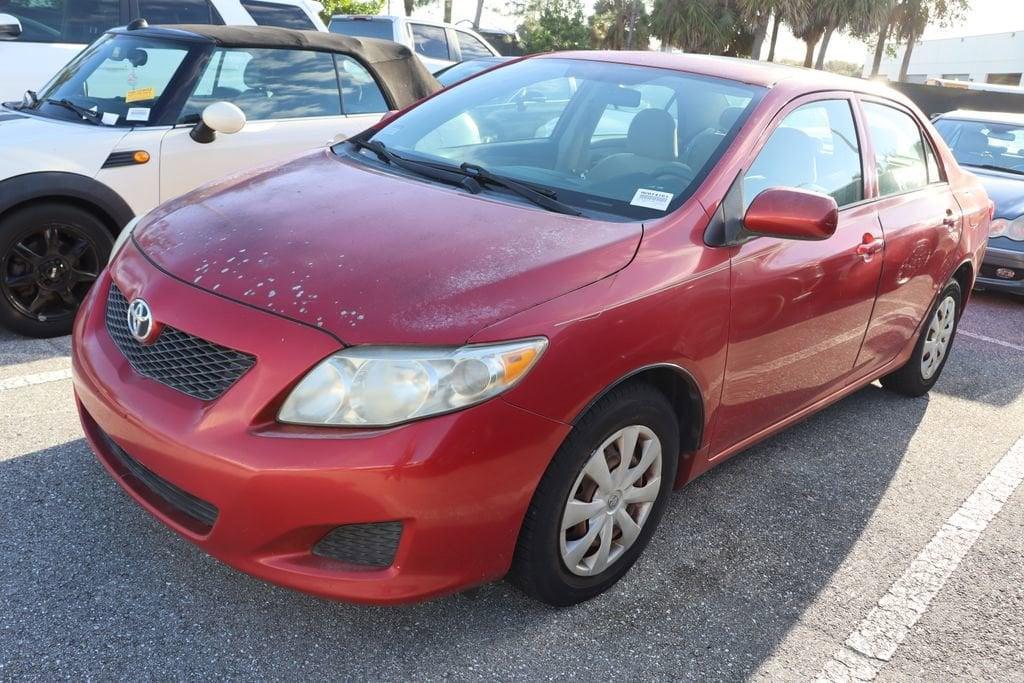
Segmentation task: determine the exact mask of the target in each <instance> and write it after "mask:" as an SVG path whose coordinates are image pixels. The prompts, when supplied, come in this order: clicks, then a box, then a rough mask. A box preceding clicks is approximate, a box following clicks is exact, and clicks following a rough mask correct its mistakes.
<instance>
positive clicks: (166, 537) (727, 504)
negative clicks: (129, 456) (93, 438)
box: [0, 293, 1024, 681]
mask: <svg viewBox="0 0 1024 683" xmlns="http://www.w3.org/2000/svg"><path fill="white" fill-rule="evenodd" d="M68 350H69V341H68V340H67V339H59V340H49V341H36V340H26V339H20V338H16V337H14V336H12V335H10V334H8V333H5V332H0V492H2V495H0V679H3V680H13V679H19V680H20V679H26V678H29V679H47V680H49V679H54V678H61V679H64V678H94V679H111V678H118V679H162V680H171V679H208V678H213V677H217V678H227V679H250V680H252V679H286V678H287V679H292V680H301V679H327V678H330V679H372V680H395V679H401V680H408V679H439V678H450V679H478V678H496V679H501V680H505V679H520V680H539V679H567V678H570V677H572V678H575V677H579V678H597V679H610V678H612V677H621V678H624V679H630V680H639V679H656V680H666V679H701V680H737V679H742V678H754V679H761V680H812V679H815V678H818V677H819V676H821V677H825V678H835V679H841V678H843V677H852V676H861V677H871V676H877V678H878V680H886V681H903V680H953V679H957V680H1001V681H1004V680H1024V486H1018V484H1019V483H1020V479H1021V477H1024V465H1022V463H1024V441H1021V439H1022V437H1024V301H1021V300H1018V299H1013V298H1010V297H1004V296H999V295H995V294H989V293H983V294H977V295H975V298H974V300H973V302H972V304H971V306H970V308H969V309H968V311H967V314H966V315H965V317H964V319H963V321H962V324H961V333H960V335H959V336H958V338H957V340H956V342H955V347H954V349H953V353H952V356H951V358H950V361H949V363H948V365H947V367H946V369H945V373H944V375H943V377H942V378H941V380H940V381H939V383H938V385H937V386H936V388H935V389H934V390H933V392H932V393H931V395H930V396H929V397H926V398H921V399H905V398H900V397H896V396H894V395H891V394H889V393H887V392H884V391H883V390H882V389H881V388H879V387H878V386H875V385H873V386H869V387H867V388H865V389H864V390H862V391H860V392H858V393H857V394H854V395H853V396H851V397H849V398H847V399H846V400H844V401H842V402H840V403H838V404H836V405H834V406H832V407H831V408H829V409H827V410H826V411H824V412H823V413H820V414H818V415H816V416H815V417H813V418H811V419H809V420H807V421H805V422H803V423H801V424H799V425H797V426H796V427H794V428H792V429H790V430H789V431H788V432H786V433H784V434H781V435H779V436H777V437H775V438H773V439H771V440H769V441H767V442H765V443H763V444H761V445H759V446H756V447H754V448H752V449H750V450H749V451H747V452H746V453H744V454H742V455H739V456H737V457H735V458H733V459H732V460H731V461H730V462H728V463H726V464H725V465H723V466H721V467H719V468H718V469H717V470H714V471H712V472H711V473H709V474H707V475H705V476H704V477H702V478H701V479H699V480H698V481H696V482H694V484H692V485H691V486H689V487H687V488H686V489H683V490H681V491H678V492H676V494H675V496H674V498H673V500H672V504H671V507H670V509H669V512H668V514H667V516H666V518H665V520H664V522H663V523H662V526H661V528H660V529H659V531H658V533H657V534H656V535H655V537H654V540H653V542H652V544H651V546H650V547H649V548H648V550H647V552H646V553H645V555H644V557H642V558H641V560H640V561H639V563H638V564H637V565H636V566H635V567H634V569H633V570H632V571H631V572H630V574H629V575H628V576H627V577H626V578H625V579H624V580H623V581H622V582H620V583H619V584H618V585H617V586H616V587H615V588H614V589H613V590H612V591H611V592H610V593H609V594H606V595H604V596H602V597H599V598H597V599H595V600H593V601H591V602H589V603H586V604H583V605H580V606H577V607H574V608H570V609H564V610H555V609H550V608H547V607H544V606H541V605H538V604H536V603H533V602H531V601H530V600H528V599H526V598H525V597H523V596H522V595H520V594H519V593H518V592H516V591H515V590H514V589H513V588H511V587H509V586H507V585H505V584H503V583H499V584H494V585H489V586H485V587H482V588H478V589H475V590H473V591H470V592H468V593H465V594H461V595H456V596H452V597H448V598H443V599H439V600H435V601H433V602H428V603H425V604H421V605H414V606H409V607H399V608H368V607H359V606H352V605H347V604H338V603H332V602H328V601H324V600H320V599H317V598H312V597H307V596H305V595H301V594H298V593H294V592H291V591H288V590H285V589H280V588H276V587H274V586H270V585H267V584H263V583H261V582H259V581H257V580H255V579H252V578H250V577H248V576H245V575H243V574H240V573H238V572H236V571H234V570H232V569H229V568H227V567H225V566H223V565H221V564H219V563H218V562H216V561H214V560H212V559H210V558H209V557H207V556H206V555H204V554H203V553H202V552H200V551H199V550H197V549H196V548H194V547H192V546H191V545H190V544H188V543H187V542H185V541H184V540H182V539H180V538H179V537H178V536H176V535H175V534H174V533H172V532H171V531H169V530H168V529H166V528H165V527H164V526H162V525H161V524H160V523H158V522H156V521H155V520H154V519H152V518H151V517H150V516H149V515H148V514H147V513H146V512H144V511H143V510H142V509H141V508H139V507H138V506H136V505H135V504H134V503H133V502H131V501H130V499H129V498H128V497H127V495H125V494H124V493H123V492H122V491H121V490H120V489H119V488H118V487H117V485H116V484H115V483H114V482H113V481H112V480H111V479H110V478H109V477H108V476H107V475H106V473H105V472H104V471H103V469H102V468H101V466H100V465H99V463H98V462H96V461H95V459H94V458H93V456H92V454H91V453H90V451H89V449H88V447H87V446H86V444H85V442H84V441H83V439H82V437H81V432H80V429H79V426H78V421H77V417H76V415H75V411H74V406H73V401H72V397H71V385H70V382H69V381H68V379H67V378H68V375H69V372H68V368H69V359H68ZM976 489H978V491H979V493H977V494H975V495H973V496H972V493H973V492H975V490H976ZM965 520H966V521H965ZM438 550H439V552H443V549H440V548H439V549H438ZM880 601H881V607H880V608H879V609H874V608H875V607H876V605H878V604H879V602H880Z"/></svg>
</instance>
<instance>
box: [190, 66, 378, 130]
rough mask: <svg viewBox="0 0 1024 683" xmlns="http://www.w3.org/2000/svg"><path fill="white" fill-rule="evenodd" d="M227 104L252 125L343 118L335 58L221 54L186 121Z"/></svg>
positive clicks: (197, 90)
mask: <svg viewBox="0 0 1024 683" xmlns="http://www.w3.org/2000/svg"><path fill="white" fill-rule="evenodd" d="M371 80H372V79H371ZM222 101H226V102H231V103H233V104H235V105H237V106H238V107H239V108H240V109H241V110H242V111H243V112H245V116H246V118H247V119H248V120H249V121H261V120H270V119H292V118H313V117H319V116H340V115H341V113H342V110H341V96H340V94H339V92H338V78H337V76H336V75H335V70H334V61H333V57H332V55H331V54H329V53H326V52H313V51H306V50H281V49H267V48H227V49H224V48H222V49H218V50H215V51H214V52H213V54H212V55H211V57H210V60H209V62H208V63H207V65H206V69H205V71H204V72H203V75H202V77H200V79H199V82H198V84H197V85H196V88H195V90H194V91H193V93H192V95H191V97H189V99H188V102H187V103H186V104H185V107H184V109H183V110H182V114H181V118H180V120H181V121H183V122H191V121H194V120H196V117H197V116H198V115H199V114H200V113H201V112H202V111H203V109H205V108H206V107H207V106H208V105H210V104H213V103H214V102H222Z"/></svg>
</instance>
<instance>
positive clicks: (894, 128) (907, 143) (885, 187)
mask: <svg viewBox="0 0 1024 683" xmlns="http://www.w3.org/2000/svg"><path fill="white" fill-rule="evenodd" d="M864 116H865V119H866V121H867V128H868V134H869V135H870V136H871V144H872V146H873V147H874V148H875V160H874V162H875V171H876V173H877V174H878V191H879V193H880V195H881V196H883V197H885V196H888V195H893V194H900V193H901V192H910V191H912V190H916V189H918V188H921V187H924V186H925V185H927V184H928V162H927V160H926V159H925V148H924V141H923V140H922V139H921V131H920V129H919V128H918V127H917V122H916V121H914V119H913V118H912V117H911V116H910V115H909V114H907V113H906V112H903V111H900V110H899V109H896V108H894V107H889V106H886V105H884V104H878V103H877V102H865V103H864Z"/></svg>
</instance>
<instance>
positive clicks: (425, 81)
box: [0, 22, 440, 336]
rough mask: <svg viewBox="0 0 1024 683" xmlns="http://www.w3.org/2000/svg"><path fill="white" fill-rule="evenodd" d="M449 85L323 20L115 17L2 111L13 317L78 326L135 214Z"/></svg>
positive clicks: (0, 146) (404, 56)
mask: <svg viewBox="0 0 1024 683" xmlns="http://www.w3.org/2000/svg"><path fill="white" fill-rule="evenodd" d="M438 89H440V86H439V85H438V83H437V81H436V80H434V78H433V77H432V76H431V75H430V74H429V73H428V72H427V71H426V69H425V68H424V67H423V65H422V64H421V63H420V61H419V60H418V59H416V58H415V57H414V56H413V54H412V53H411V52H410V51H409V50H408V49H407V48H405V47H403V46H400V45H397V44H394V43H389V42H384V41H375V40H359V39H354V38H348V37H345V36H338V35H332V34H329V33H322V32H321V33H318V32H313V31H293V30H289V29H278V28H261V27H218V26H166V27H152V28H151V27H147V26H145V24H144V22H137V23H136V24H134V25H129V27H128V28H124V29H114V30H112V31H109V32H108V33H107V34H106V35H104V36H103V37H102V38H100V39H99V40H98V41H96V42H95V43H94V44H93V45H92V46H90V47H89V48H87V49H86V50H85V51H84V52H82V53H81V54H80V55H79V56H78V57H77V58H75V60H74V61H72V62H71V63H70V64H69V65H68V66H67V67H65V68H64V69H63V70H62V71H60V73H58V74H57V76H56V77H54V79H53V80H52V81H51V82H50V83H49V84H48V85H47V86H46V87H45V88H44V89H43V90H42V91H41V92H40V93H38V95H36V94H31V93H30V94H29V95H26V97H25V99H24V100H23V101H22V102H21V103H17V104H13V105H12V104H7V105H5V106H4V108H3V109H0V326H5V327H8V328H10V329H12V330H14V331H16V332H19V333H22V334H26V335H31V336H53V335H59V334H66V333H67V332H68V331H69V330H70V328H71V323H72V321H73V318H74V314H75V311H76V310H77V308H78V305H79V302H80V301H81V299H82V297H83V296H84V295H85V293H86V292H87V291H88V288H89V286H90V284H91V283H92V281H93V280H94V279H95V278H96V276H97V275H98V274H99V272H100V270H101V269H102V267H103V265H104V264H105V263H106V259H107V255H108V254H109V252H110V248H111V246H112V245H113V243H114V239H115V237H116V236H117V234H118V233H119V232H120V230H121V229H122V228H123V227H124V226H125V225H126V224H127V223H128V222H129V221H130V220H132V219H133V218H134V217H135V216H138V215H141V214H143V213H145V212H147V211H149V210H150V209H152V208H153V207H155V206H156V205H157V204H159V203H161V202H164V201H167V200H168V199H171V198H173V197H176V196H178V195H180V194H182V193H184V192H187V191H189V190H191V189H193V188H195V187H197V186H198V185H201V184H203V183H205V182H207V181H210V180H213V179H215V178H219V177H221V176H224V175H226V174H229V173H232V172H236V171H241V170H244V169H246V168H249V167H252V166H255V165H260V164H264V163H268V162H271V161H277V160H283V159H285V158H287V157H289V156H293V155H295V154H298V153H301V152H303V151H305V150H308V149H312V148H315V147H317V146H321V145H326V144H328V143H331V142H334V141H338V140H340V139H343V138H345V137H348V136H350V135H353V134H355V133H358V132H360V131H362V130H364V129H366V128H367V127H369V126H370V125H372V124H374V123H376V122H377V121H378V120H379V119H380V118H381V116H382V115H383V114H384V113H385V112H387V111H389V110H395V109H401V108H404V107H406V106H408V105H409V104H412V103H413V102H415V101H417V100H418V99H420V98H422V97H424V96H427V95H429V94H431V93H433V92H435V91H436V90H438Z"/></svg>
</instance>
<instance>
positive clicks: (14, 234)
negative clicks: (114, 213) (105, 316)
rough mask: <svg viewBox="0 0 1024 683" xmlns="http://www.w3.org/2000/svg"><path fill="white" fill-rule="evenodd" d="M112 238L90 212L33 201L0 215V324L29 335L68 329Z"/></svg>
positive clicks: (51, 334)
mask: <svg viewBox="0 0 1024 683" xmlns="http://www.w3.org/2000/svg"><path fill="white" fill-rule="evenodd" d="M113 244H114V240H113V237H112V236H111V234H110V231H109V230H108V229H107V226H106V225H104V223H103V222H102V221H101V220H100V219H99V218H97V217H96V216H95V215H93V214H91V213H89V212H88V211H85V210H83V209H80V208H78V207H75V206H71V205H67V204H53V203H50V204H37V205H35V206H29V207H26V208H24V209H19V210H16V211H14V212H12V213H11V214H9V215H7V216H5V217H4V218H3V220H0V326H3V327H7V328H8V329H11V330H13V331H14V332H17V333H19V334H24V335H27V336H30V337H55V336H59V335H64V334H68V333H69V332H70V331H71V325H72V323H73V322H74V319H75V313H76V312H77V311H78V307H79V306H81V304H82V300H83V299H84V298H85V295H86V293H87V292H88V291H89V287H90V286H92V283H93V282H95V280H96V278H97V277H99V273H100V271H101V270H102V269H103V266H104V265H105V264H106V262H107V258H108V257H109V256H110V249H111V247H112V246H113Z"/></svg>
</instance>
